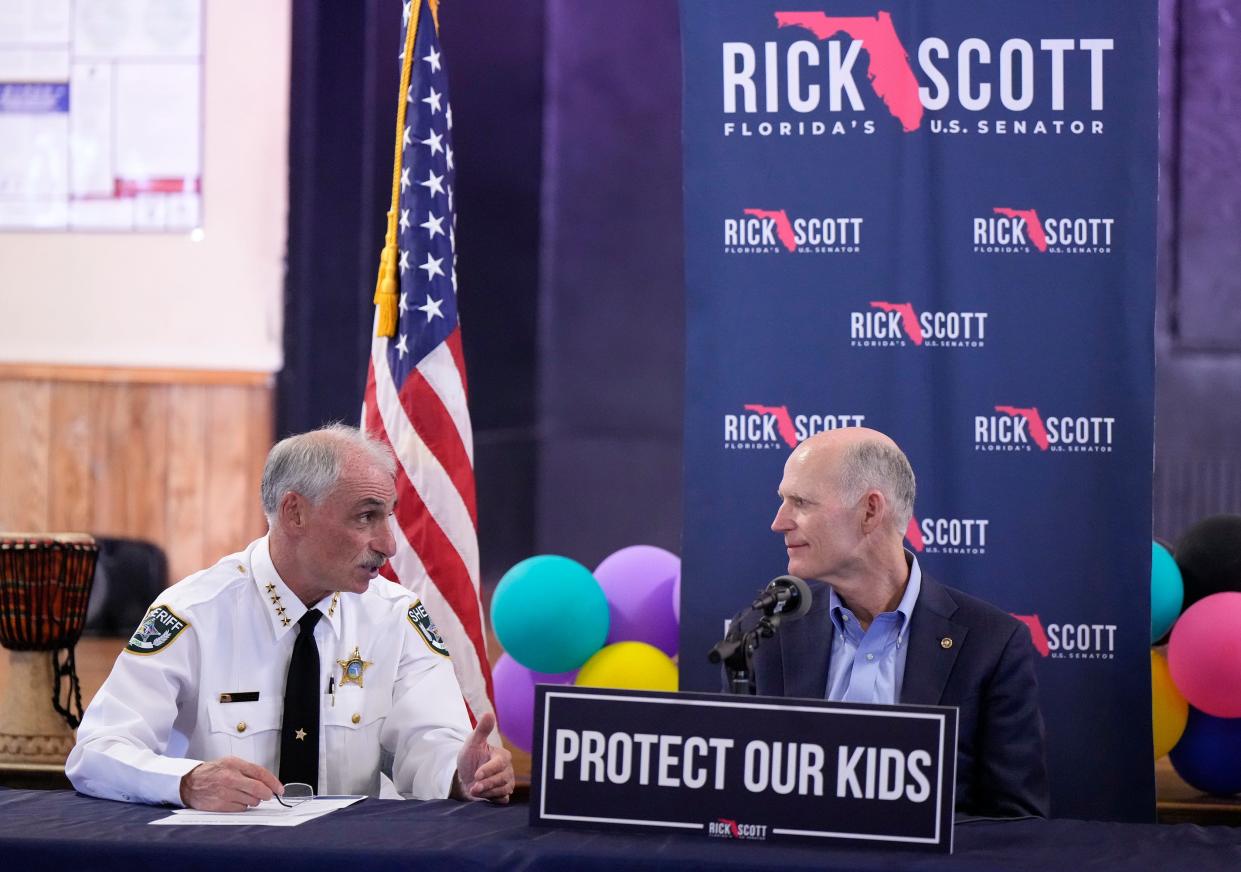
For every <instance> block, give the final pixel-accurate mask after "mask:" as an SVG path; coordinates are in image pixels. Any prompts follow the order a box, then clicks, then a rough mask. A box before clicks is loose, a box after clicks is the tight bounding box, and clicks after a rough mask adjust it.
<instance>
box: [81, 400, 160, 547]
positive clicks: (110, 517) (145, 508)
mask: <svg viewBox="0 0 1241 872" xmlns="http://www.w3.org/2000/svg"><path fill="white" fill-rule="evenodd" d="M96 387H97V392H96V396H95V410H94V416H95V427H96V434H97V439H96V441H95V450H96V457H95V463H94V470H95V492H94V500H93V502H94V519H93V520H94V532H97V533H101V534H103V535H107V536H125V537H129V538H135V539H146V540H149V541H152V542H156V543H158V544H160V545H163V544H164V542H165V541H166V536H165V530H166V518H165V515H166V512H165V501H166V479H167V474H168V387H167V386H166V385H141V384H100V385H97V386H96Z"/></svg>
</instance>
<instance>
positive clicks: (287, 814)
mask: <svg viewBox="0 0 1241 872" xmlns="http://www.w3.org/2000/svg"><path fill="white" fill-rule="evenodd" d="M363 799H366V797H365V796H316V797H315V798H314V799H308V800H305V801H304V802H299V803H297V804H296V805H294V806H293V807H291V808H290V807H288V806H284V805H281V804H280V803H279V802H277V801H276V800H274V799H269V800H267V801H266V802H260V803H259V804H258V805H256V806H254V807H253V808H248V809H246V810H245V811H199V810H198V809H196V808H179V809H177V810H176V811H174V812H173V813H172V814H170V815H168V817H165V818H159V819H158V820H153V821H151V824H152V825H154V826H170V827H177V826H214V827H296V826H298V825H300V824H304V823H306V821H311V820H314V819H315V818H318V817H323V816H324V815H325V814H331V813H332V812H334V811H336V810H337V809H340V808H347V807H348V806H351V805H353V804H354V803H355V802H358V801H360V800H363Z"/></svg>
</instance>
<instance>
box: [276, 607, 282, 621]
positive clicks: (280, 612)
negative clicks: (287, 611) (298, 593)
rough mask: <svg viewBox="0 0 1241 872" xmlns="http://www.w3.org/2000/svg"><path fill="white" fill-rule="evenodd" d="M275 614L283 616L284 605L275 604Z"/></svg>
mask: <svg viewBox="0 0 1241 872" xmlns="http://www.w3.org/2000/svg"><path fill="white" fill-rule="evenodd" d="M276 614H278V615H280V617H282V618H283V617H284V606H276Z"/></svg>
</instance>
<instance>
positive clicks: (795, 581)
mask: <svg viewBox="0 0 1241 872" xmlns="http://www.w3.org/2000/svg"><path fill="white" fill-rule="evenodd" d="M812 599H813V597H812V595H811V593H810V585H808V584H806V582H804V581H802V580H801V579H800V578H798V577H797V576H795V575H781V576H780V577H779V578H774V579H772V581H771V583H770V584H769V585H767V589H766V590H764V591H763V592H762V593H761V594H760V595H759V597H758V599H756V600H754V602H753V603H751V604H750V607H751V608H752V609H754V610H755V611H758V612H763V613H764V614H767V615H779V616H780V617H781V618H782V619H784V620H788V621H792V620H796V619H797V618H800V617H801V616H802V615H804V614H805V613H806V612H808V611H810V602H811V600H812Z"/></svg>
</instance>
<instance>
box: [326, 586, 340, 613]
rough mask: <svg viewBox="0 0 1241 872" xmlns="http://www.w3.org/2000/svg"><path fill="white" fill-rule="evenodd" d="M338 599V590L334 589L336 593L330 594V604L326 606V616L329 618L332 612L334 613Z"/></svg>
mask: <svg viewBox="0 0 1241 872" xmlns="http://www.w3.org/2000/svg"><path fill="white" fill-rule="evenodd" d="M339 600H340V591H336V593H334V594H332V602H331V604H330V605H329V606H328V607H327V616H328V617H329V618H330V617H332V615H334V614H335V613H336V603H337V602H338V601H339Z"/></svg>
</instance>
